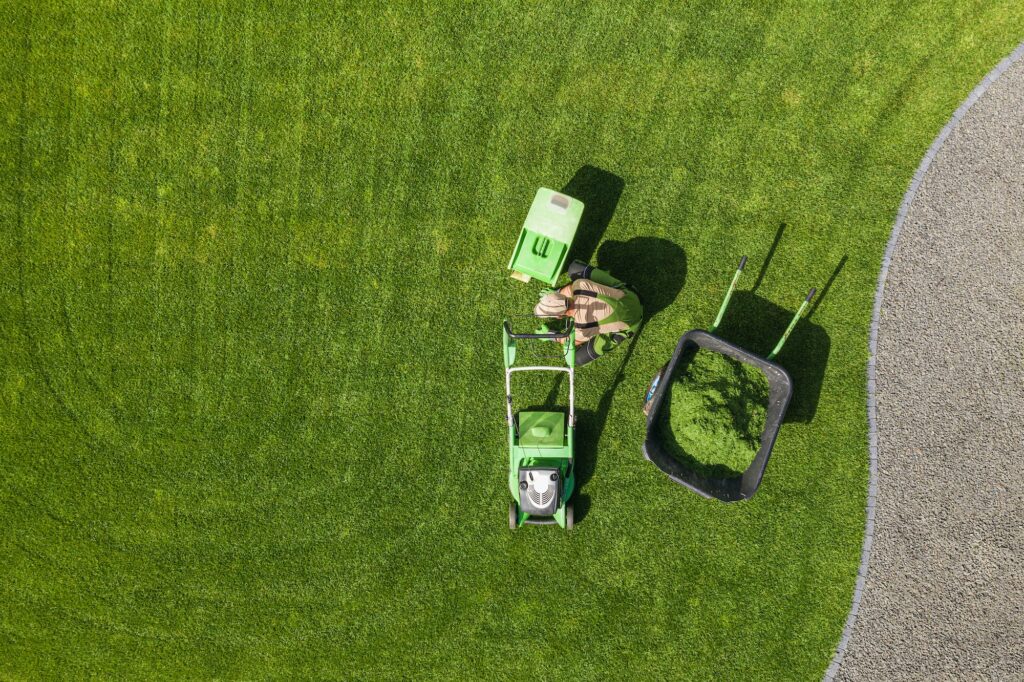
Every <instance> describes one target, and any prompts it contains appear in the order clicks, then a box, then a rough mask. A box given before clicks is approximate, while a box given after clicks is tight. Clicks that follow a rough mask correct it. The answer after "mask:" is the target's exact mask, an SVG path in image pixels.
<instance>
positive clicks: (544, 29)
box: [0, 0, 1024, 680]
mask: <svg viewBox="0 0 1024 682" xmlns="http://www.w3.org/2000/svg"><path fill="white" fill-rule="evenodd" d="M3 17H4V21H3V22H2V24H0V32H2V41H0V113H2V118H0V191H2V195H0V521H2V522H0V557H2V559H0V604H2V606H0V677H2V678H15V679H21V678H25V679H38V678H44V677H45V678H53V679H72V678H82V677H86V676H97V677H100V678H113V679H117V678H126V677H131V678H153V677H161V678H190V679H196V678H211V677H221V678H263V677H268V678H279V679H296V678H306V677H310V678H314V677H315V678H338V679H340V678H345V679H387V678H394V679H397V678H404V679H423V678H438V679H454V678H470V679H478V678H479V679H488V678H490V679H512V678H517V679H527V678H533V679H573V678H579V679H616V678H618V679H629V678H635V679H670V678H675V679H689V680H698V679H744V680H750V679H764V680H779V679H816V678H819V677H820V675H821V674H822V672H823V671H824V669H825V667H826V665H827V664H828V661H829V659H830V656H831V654H832V651H833V648H834V646H835V644H836V643H837V641H838V638H839V634H840V631H841V627H842V623H843V620H844V618H845V616H846V612H847V609H848V607H849V604H850V598H851V593H852V589H853V583H854V578H855V574H856V570H857V565H858V560H859V555H860V545H861V538H862V529H863V525H864V513H863V507H864V499H865V493H866V485H867V435H866V433H867V432H866V416H865V409H864V398H865V385H864V384H865V363H866V359H867V334H868V323H869V318H870V310H871V304H872V296H873V290H874V283H875V278H876V275H877V272H878V268H879V263H880V259H881V254H882V250H883V247H884V243H885V240H886V238H887V235H888V232H889V228H890V226H891V224H892V221H893V218H894V216H895V213H896V209H897V207H898V205H899V202H900V200H901V197H902V195H903V192H904V190H905V189H906V186H907V183H908V181H909V179H910V177H911V175H912V173H913V171H914V169H915V168H916V167H917V165H918V163H919V161H920V158H921V156H922V155H923V153H924V151H925V149H926V148H927V146H928V145H929V144H930V142H931V140H932V138H933V137H934V136H935V134H936V133H937V132H938V130H939V129H940V128H941V126H942V125H943V124H944V122H945V121H946V119H947V118H948V117H949V115H950V113H951V112H952V111H953V110H954V109H955V108H956V106H957V105H958V104H959V102H960V101H961V100H962V99H963V98H964V97H965V96H966V94H967V93H968V92H969V91H970V90H971V88H973V87H974V85H975V84H976V83H977V81H978V80H980V78H982V77H983V76H984V74H985V73H986V72H987V71H988V70H989V69H990V68H991V67H992V66H993V65H994V64H995V63H996V62H997V61H998V60H999V59H1001V58H1002V57H1003V56H1004V55H1006V54H1007V53H1009V52H1010V51H1011V50H1012V49H1013V47H1014V46H1015V44H1016V43H1017V42H1018V41H1019V40H1020V39H1021V38H1022V37H1024V4H1022V3H1020V2H1014V1H1013V0H1005V1H1003V2H998V3H967V2H953V1H950V0H933V1H931V2H920V3H916V4H912V5H911V4H908V3H905V2H902V1H897V0H894V1H892V2H878V1H872V2H858V3H844V4H843V5H842V6H838V5H836V4H834V3H829V2H819V3H805V4H794V3H768V2H749V3H746V4H745V5H742V6H741V5H739V4H736V3H724V2H722V3H710V2H693V3H676V2H673V3H669V2H650V1H649V0H645V1H643V2H628V1H623V0H615V1H610V2H600V3H565V2H557V3H545V4H543V5H541V4H536V3H524V4H522V5H519V4H518V3H512V2H497V1H495V2H487V3H478V4H475V5H473V6H469V5H465V6H463V5H457V4H452V3H447V2H429V3H422V6H417V7H412V6H407V5H406V3H403V2H390V3H386V2H380V3H376V4H375V5H374V4H371V3H370V2H363V1H359V2H351V3H349V4H348V6H345V5H333V4H331V3H327V2H313V3H300V2H277V3H262V2H260V3H253V4H248V3H246V4H245V6H243V3H234V2H228V3H222V2H199V1H198V0H167V1H166V2H162V3H153V2H143V1H137V2H130V3H128V2H123V3H117V2H106V1H104V2H99V1H97V2H79V3H55V2H39V3H35V2H33V3H29V2H17V0H13V1H11V2H6V3H4V12H3ZM541 185H545V186H549V187H553V188H555V189H560V188H563V187H568V190H567V191H571V192H573V193H575V194H576V195H577V196H580V198H583V199H584V200H585V201H587V202H588V206H589V208H588V214H587V215H586V216H585V218H584V220H585V223H586V224H585V225H584V226H583V228H582V232H583V233H582V234H581V238H580V240H579V244H578V249H577V254H578V255H581V256H584V257H588V256H594V259H595V260H597V261H600V262H602V263H604V264H606V265H609V266H610V267H611V268H612V270H613V272H614V273H615V274H616V275H618V276H620V277H622V278H624V279H626V280H628V281H630V282H631V283H634V284H635V285H636V286H637V287H638V288H639V289H640V291H641V293H642V294H643V295H644V298H645V301H646V302H647V304H648V309H649V310H650V311H651V312H653V313H654V314H653V316H652V317H651V318H650V319H649V321H648V323H647V326H646V327H645V329H644V330H643V332H642V334H641V335H640V337H639V338H638V339H637V341H636V343H635V344H634V345H633V346H632V347H631V348H626V349H620V350H617V351H616V352H615V353H614V354H613V355H611V356H609V357H608V358H606V359H603V360H601V361H600V362H599V363H596V364H594V365H593V366H590V367H587V368H585V369H584V370H582V371H580V372H579V374H578V377H577V380H578V400H579V406H580V415H579V434H580V443H579V447H578V456H579V458H580V461H579V470H580V475H581V478H582V479H583V486H582V489H581V491H580V497H579V499H578V502H577V504H578V507H577V516H578V517H579V516H581V515H584V514H581V513H580V512H581V511H585V518H583V519H582V520H579V521H578V525H577V528H576V529H575V530H574V531H572V532H563V531H560V530H558V529H553V528H527V529H524V530H522V531H518V532H515V533H512V532H510V531H509V530H507V527H506V508H507V503H508V491H507V488H506V473H505V467H506V464H507V452H506V449H505V427H504V421H503V419H504V412H503V410H504V406H503V398H502V394H503V388H504V387H503V383H502V373H501V359H500V333H499V330H500V326H499V325H500V322H501V318H502V316H503V314H505V313H516V312H518V313H522V312H526V311H527V310H528V307H529V306H530V304H531V303H532V300H533V297H534V296H535V292H536V290H537V286H528V285H523V284H520V283H516V282H512V281H510V280H508V279H507V277H506V271H505V265H506V263H507V259H508V256H509V254H510V252H511V249H512V246H513V244H514V241H515V238H516V235H517V234H518V230H519V227H520V225H521V221H522V219H523V218H524V216H525V214H526V210H527V208H528V206H529V203H530V200H531V199H532V197H533V193H534V192H535V190H536V188H537V187H538V186H541ZM783 226H784V227H783ZM777 235H781V238H780V239H779V240H778V241H777V243H776V248H775V249H774V252H773V258H772V259H771V263H770V267H769V268H768V269H767V270H766V272H765V273H764V276H763V277H762V278H758V276H757V273H758V271H759V270H760V269H761V265H762V263H763V262H764V261H765V259H766V256H767V255H768V254H769V250H770V249H771V246H772V243H773V241H775V239H776V236H777ZM743 254H749V255H750V256H751V262H750V265H748V274H747V276H746V277H745V279H744V281H743V283H742V285H741V288H742V289H744V291H740V292H738V293H737V296H736V298H735V299H734V303H733V306H732V308H731V309H730V312H729V317H728V319H727V324H726V325H724V327H723V329H722V332H723V334H724V335H726V336H728V337H730V338H732V339H734V340H739V341H741V342H742V343H745V344H747V345H748V346H749V347H751V349H752V350H756V351H760V352H766V351H767V350H768V349H769V348H770V347H771V345H772V344H773V343H774V341H775V337H776V335H777V334H778V333H779V332H780V331H781V329H782V328H783V327H784V326H785V323H786V320H787V317H788V315H789V314H790V313H791V311H792V310H793V309H794V308H795V307H796V306H797V305H798V304H799V302H800V300H801V299H802V297H803V295H804V293H805V292H806V290H807V289H808V288H809V287H810V286H818V287H819V288H822V287H825V285H826V284H827V283H828V282H829V281H830V279H831V286H829V287H828V288H827V291H824V292H823V296H822V297H821V298H820V299H819V300H820V305H819V306H818V307H816V308H815V309H814V311H813V314H812V315H811V317H810V319H809V320H808V321H807V322H805V323H802V326H801V327H800V328H798V330H797V331H796V332H795V333H794V334H793V336H792V337H791V339H790V341H789V343H788V345H787V347H786V350H785V351H784V352H783V353H782V355H781V356H780V361H781V362H782V364H784V365H785V366H786V367H788V368H789V369H790V371H791V373H792V375H793V377H794V381H795V384H796V395H795V398H794V402H793V404H792V407H791V415H790V419H789V421H788V422H787V423H786V424H785V425H784V426H783V428H782V431H781V433H780V436H779V441H778V445H777V446H776V448H775V455H774V457H773V459H772V462H771V464H770V465H769V467H768V471H767V474H766V476H765V479H764V483H763V485H762V488H761V491H760V492H759V493H758V495H757V497H755V498H754V499H753V500H752V501H750V502H746V503H740V504H733V505H724V504H720V503H717V502H710V501H706V500H703V499H700V498H699V497H697V496H696V495H694V494H692V493H690V492H687V491H685V490H684V489H682V488H681V487H678V486H675V485H674V484H672V483H671V482H670V481H668V479H666V478H665V477H664V476H663V475H662V474H661V473H659V472H658V471H657V470H656V469H655V468H654V467H653V466H651V465H650V464H649V463H647V462H645V461H644V460H643V459H642V457H641V454H640V445H641V440H642V435H643V429H644V426H643V419H642V415H641V412H640V407H641V405H640V403H641V398H642V394H643V391H644V388H645V387H646V384H647V381H648V380H649V379H650V378H651V376H652V375H653V374H654V372H655V371H656V370H657V369H658V368H659V367H660V366H661V364H662V363H664V362H665V360H667V359H668V357H669V355H670V354H671V351H672V349H673V347H674V345H675V342H676V340H677V339H678V337H679V335H680V334H681V333H683V332H684V331H686V330H687V329H690V328H692V327H695V326H705V325H707V324H708V323H709V322H710V321H711V320H712V318H713V317H714V313H715V311H716V309H717V306H718V303H719V300H720V296H721V294H722V292H723V291H724V288H725V287H726V285H727V284H728V279H729V277H730V276H731V273H732V271H733V269H734V267H735V265H736V261H738V259H739V257H740V256H741V255H743ZM833 275H835V277H834V278H833ZM758 279H760V281H759V285H758V288H757V291H756V293H751V292H750V288H751V287H752V286H753V285H754V283H755V281H756V280H758ZM610 389H613V391H610ZM524 398H528V397H527V396H524ZM543 398H544V394H540V395H539V399H543ZM583 508H586V509H585V510H584V509H583Z"/></svg>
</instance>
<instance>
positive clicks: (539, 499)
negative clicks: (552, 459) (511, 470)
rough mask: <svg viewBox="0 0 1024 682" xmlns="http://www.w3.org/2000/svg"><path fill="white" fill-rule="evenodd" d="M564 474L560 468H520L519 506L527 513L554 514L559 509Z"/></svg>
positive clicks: (538, 514) (537, 514)
mask: <svg viewBox="0 0 1024 682" xmlns="http://www.w3.org/2000/svg"><path fill="white" fill-rule="evenodd" d="M561 479H562V476H561V474H559V473H558V469H551V468H548V467H522V468H520V469H519V508H520V509H522V510H523V511H524V512H525V513H527V514H533V515H536V516H554V514H555V512H556V511H558V504H559V497H560V491H561V488H562V480H561Z"/></svg>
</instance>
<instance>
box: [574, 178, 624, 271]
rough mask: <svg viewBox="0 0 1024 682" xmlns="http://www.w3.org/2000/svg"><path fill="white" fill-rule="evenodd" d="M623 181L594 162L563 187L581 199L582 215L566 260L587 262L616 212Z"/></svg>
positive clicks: (592, 255)
mask: <svg viewBox="0 0 1024 682" xmlns="http://www.w3.org/2000/svg"><path fill="white" fill-rule="evenodd" d="M625 186H626V182H625V181H624V180H623V179H622V178H620V177H619V176H618V175H615V174H614V173H610V172H609V171H606V170H604V169H602V168H597V167H596V166H590V165H587V166H583V167H582V168H580V169H579V170H578V171H576V174H575V175H573V176H572V179H571V180H569V182H568V184H566V186H565V187H563V188H562V193H563V194H568V195H569V196H571V197H574V198H576V199H579V200H580V201H582V202H583V216H582V217H581V218H580V224H579V227H577V228H576V238H575V239H574V240H573V243H572V247H570V249H569V256H568V258H567V259H566V263H571V262H572V261H573V260H578V261H582V262H584V263H589V262H590V259H591V258H593V257H594V251H595V250H596V249H597V245H598V244H599V243H600V242H601V237H602V236H604V232H605V230H607V229H608V224H609V223H611V221H612V216H613V215H615V208H616V207H617V206H618V205H619V197H621V196H622V190H623V189H624V188H625Z"/></svg>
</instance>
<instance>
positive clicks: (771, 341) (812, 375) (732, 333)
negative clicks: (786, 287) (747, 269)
mask: <svg viewBox="0 0 1024 682" xmlns="http://www.w3.org/2000/svg"><path fill="white" fill-rule="evenodd" d="M793 312H794V311H793V309H791V308H784V307H782V306H780V305H778V304H776V303H773V302H772V301H769V300H768V299H766V298H763V297H762V296H758V295H757V294H755V293H753V292H751V291H737V292H735V293H734V294H733V297H732V302H731V303H730V304H729V310H728V311H727V312H726V313H725V319H724V320H723V321H722V324H721V326H720V327H719V328H718V329H717V330H715V336H720V337H721V338H723V339H725V340H727V341H731V342H732V343H734V344H736V345H737V346H741V347H743V348H746V349H747V350H749V351H750V352H752V353H757V354H758V355H760V356H762V357H764V356H766V355H768V353H769V352H771V349H772V347H773V346H774V345H775V343H776V342H777V341H778V340H779V337H781V336H782V332H784V331H785V329H786V326H787V325H788V324H789V321H790V320H791V319H792V317H793ZM831 346H832V341H831V339H830V338H829V335H828V333H827V332H826V331H825V328H824V327H822V326H821V325H818V324H815V323H814V322H812V321H811V320H810V319H809V316H807V317H804V319H802V320H800V322H799V323H798V324H797V326H796V328H795V329H794V330H793V333H792V334H791V335H790V337H789V339H788V340H787V341H786V345H785V346H783V348H782V351H781V352H780V353H779V355H778V356H777V357H776V358H775V362H777V363H778V364H780V365H782V366H783V367H785V368H786V371H787V372H788V373H789V376H790V377H791V378H792V379H793V397H792V399H791V401H790V403H789V409H788V410H787V412H786V417H785V420H784V421H785V422H801V423H806V422H809V421H811V420H812V419H813V418H814V414H815V412H816V411H817V409H818V399H819V398H820V396H821V385H822V382H823V381H824V378H825V368H826V366H827V365H828V356H829V352H830V350H831Z"/></svg>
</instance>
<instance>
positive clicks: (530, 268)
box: [508, 187, 583, 286]
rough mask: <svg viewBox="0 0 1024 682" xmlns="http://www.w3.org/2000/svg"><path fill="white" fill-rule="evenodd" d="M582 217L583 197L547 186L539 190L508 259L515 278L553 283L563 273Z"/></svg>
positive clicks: (521, 280)
mask: <svg viewBox="0 0 1024 682" xmlns="http://www.w3.org/2000/svg"><path fill="white" fill-rule="evenodd" d="M582 217H583V202H582V201H580V200H579V199H573V198H572V197H570V196H568V195H565V194H562V193H560V192H556V191H555V190H553V189H547V188H545V187H541V188H540V189H538V190H537V195H536V196H535V197H534V198H533V204H532V205H531V206H530V212H529V213H527V215H526V222H524V223H523V229H522V231H520V233H519V241H517V242H516V248H515V249H514V250H513V251H512V258H511V259H510V260H509V262H508V267H509V269H510V270H512V275H511V277H512V278H513V279H517V280H519V281H520V282H529V281H530V280H531V279H539V280H540V281H542V282H544V283H546V284H548V285H552V286H553V285H554V283H555V280H557V279H558V276H559V275H560V274H562V268H563V267H564V266H565V259H566V258H567V257H568V256H569V247H570V246H571V245H572V240H573V238H574V237H575V236H576V228H578V227H579V225H580V218H582Z"/></svg>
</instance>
